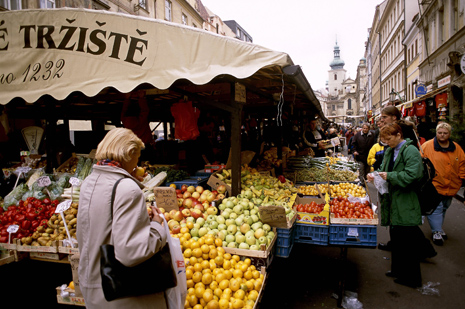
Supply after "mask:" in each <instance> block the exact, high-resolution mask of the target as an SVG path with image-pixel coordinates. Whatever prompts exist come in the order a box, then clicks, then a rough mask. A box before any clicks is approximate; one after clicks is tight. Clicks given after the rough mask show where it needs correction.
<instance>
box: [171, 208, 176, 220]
mask: <svg viewBox="0 0 465 309" xmlns="http://www.w3.org/2000/svg"><path fill="white" fill-rule="evenodd" d="M176 211H177V210H176V209H171V210H170V216H171V219H173V218H174V215H175V214H176Z"/></svg>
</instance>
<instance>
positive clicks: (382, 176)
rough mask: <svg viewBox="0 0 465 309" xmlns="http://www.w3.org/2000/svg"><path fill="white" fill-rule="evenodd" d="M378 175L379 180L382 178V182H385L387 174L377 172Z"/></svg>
mask: <svg viewBox="0 0 465 309" xmlns="http://www.w3.org/2000/svg"><path fill="white" fill-rule="evenodd" d="M378 175H379V176H381V178H383V179H384V180H387V173H386V172H379V173H378Z"/></svg>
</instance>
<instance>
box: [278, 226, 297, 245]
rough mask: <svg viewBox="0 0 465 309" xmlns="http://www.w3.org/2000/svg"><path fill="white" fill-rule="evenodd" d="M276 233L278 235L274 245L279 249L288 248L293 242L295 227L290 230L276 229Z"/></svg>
mask: <svg viewBox="0 0 465 309" xmlns="http://www.w3.org/2000/svg"><path fill="white" fill-rule="evenodd" d="M276 232H277V234H278V237H277V240H276V245H277V246H280V247H289V246H291V245H292V244H293V242H294V232H295V226H293V227H292V228H290V229H280V228H277V229H276Z"/></svg>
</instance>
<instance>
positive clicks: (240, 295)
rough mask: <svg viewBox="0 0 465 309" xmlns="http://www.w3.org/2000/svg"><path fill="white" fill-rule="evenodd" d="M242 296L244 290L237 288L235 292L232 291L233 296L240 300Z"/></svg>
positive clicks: (243, 295)
mask: <svg viewBox="0 0 465 309" xmlns="http://www.w3.org/2000/svg"><path fill="white" fill-rule="evenodd" d="M244 297H245V292H244V290H242V289H239V290H237V291H236V292H234V298H238V299H242V300H243V299H244Z"/></svg>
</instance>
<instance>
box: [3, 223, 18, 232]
mask: <svg viewBox="0 0 465 309" xmlns="http://www.w3.org/2000/svg"><path fill="white" fill-rule="evenodd" d="M18 229H19V225H16V224H14V225H10V226H9V227H8V228H7V229H6V231H7V232H8V233H11V234H14V233H16V232H17V231H18Z"/></svg>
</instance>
